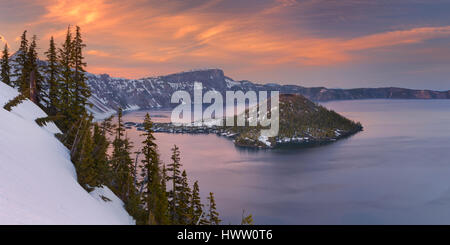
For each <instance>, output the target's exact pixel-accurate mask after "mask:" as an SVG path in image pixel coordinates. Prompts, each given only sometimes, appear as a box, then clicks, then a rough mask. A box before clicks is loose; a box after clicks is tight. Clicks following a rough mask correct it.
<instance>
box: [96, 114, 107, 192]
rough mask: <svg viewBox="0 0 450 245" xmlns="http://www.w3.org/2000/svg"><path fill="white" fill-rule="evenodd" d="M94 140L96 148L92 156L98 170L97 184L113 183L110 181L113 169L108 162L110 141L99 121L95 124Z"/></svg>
mask: <svg viewBox="0 0 450 245" xmlns="http://www.w3.org/2000/svg"><path fill="white" fill-rule="evenodd" d="M93 141H94V150H93V151H92V156H93V158H94V163H95V168H96V170H97V180H96V186H101V185H107V186H109V185H110V184H111V183H110V181H109V180H110V179H111V170H110V168H109V162H108V161H109V159H108V147H109V141H108V138H107V137H106V134H105V133H104V132H103V131H102V130H101V129H100V127H99V125H98V124H97V123H96V124H94V132H93Z"/></svg>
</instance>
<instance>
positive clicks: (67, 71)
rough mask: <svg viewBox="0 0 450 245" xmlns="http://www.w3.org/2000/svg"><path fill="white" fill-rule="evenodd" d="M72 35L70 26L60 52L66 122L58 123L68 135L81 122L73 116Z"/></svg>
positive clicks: (62, 110) (62, 111)
mask: <svg viewBox="0 0 450 245" xmlns="http://www.w3.org/2000/svg"><path fill="white" fill-rule="evenodd" d="M72 46H73V45H72V33H71V29H70V26H69V27H68V28H67V33H66V39H65V41H64V43H63V45H62V47H61V48H59V50H58V59H59V64H60V66H61V82H62V86H60V95H61V98H59V99H60V103H62V105H63V106H62V107H61V114H62V115H63V116H64V120H61V121H60V122H58V126H59V127H60V129H61V130H62V131H63V132H65V133H67V132H68V131H69V129H70V128H71V126H72V123H73V122H77V121H79V120H77V119H76V116H75V115H73V113H74V112H73V111H72V110H71V107H72V105H73V104H72V87H73V76H72V73H73V72H72V67H73V63H74V62H73V47H72ZM68 138H69V139H68V140H67V141H68V142H71V141H72V139H71V138H72V137H68Z"/></svg>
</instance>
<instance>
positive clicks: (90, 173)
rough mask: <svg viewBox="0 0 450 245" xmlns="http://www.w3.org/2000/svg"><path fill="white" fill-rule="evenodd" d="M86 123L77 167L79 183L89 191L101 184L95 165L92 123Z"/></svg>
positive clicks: (76, 160)
mask: <svg viewBox="0 0 450 245" xmlns="http://www.w3.org/2000/svg"><path fill="white" fill-rule="evenodd" d="M90 119H91V118H89V119H87V120H89V122H88V123H87V124H86V127H85V128H84V129H83V137H82V141H81V142H80V144H81V146H80V153H79V154H78V159H75V160H74V161H75V165H76V167H77V177H78V183H80V185H81V186H83V187H84V188H85V189H86V190H87V191H91V190H92V188H93V187H96V186H99V184H98V178H99V176H98V173H99V172H98V169H97V168H96V166H95V159H94V154H93V153H94V142H93V139H92V135H91V123H90Z"/></svg>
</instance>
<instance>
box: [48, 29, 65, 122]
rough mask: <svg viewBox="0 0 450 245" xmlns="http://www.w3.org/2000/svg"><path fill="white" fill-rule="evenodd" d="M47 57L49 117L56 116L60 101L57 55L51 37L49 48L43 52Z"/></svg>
mask: <svg viewBox="0 0 450 245" xmlns="http://www.w3.org/2000/svg"><path fill="white" fill-rule="evenodd" d="M45 55H46V57H47V64H48V65H47V67H46V70H45V73H46V77H47V84H48V91H49V94H48V97H49V98H48V100H49V101H48V106H47V110H48V112H49V114H50V115H56V114H57V113H58V112H59V111H60V106H62V104H61V103H59V99H60V94H59V93H60V91H59V85H60V84H59V79H60V78H59V74H60V69H59V64H58V55H57V52H56V46H55V41H54V39H53V37H51V38H50V46H49V48H48V50H47V51H46V52H45Z"/></svg>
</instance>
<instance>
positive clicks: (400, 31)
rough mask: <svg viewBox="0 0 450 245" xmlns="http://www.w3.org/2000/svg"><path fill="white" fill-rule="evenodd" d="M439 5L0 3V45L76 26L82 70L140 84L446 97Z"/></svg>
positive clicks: (367, 0) (197, 0) (147, 0)
mask: <svg viewBox="0 0 450 245" xmlns="http://www.w3.org/2000/svg"><path fill="white" fill-rule="evenodd" d="M449 13H450V1H449V0H445V1H444V0H387V1H385V0H379V1H373V0H245V1H244V0H208V1H206V0H127V1H124V0H121V1H116V0H90V1H85V0H41V1H37V0H14V1H11V0H0V43H2V44H4V43H7V44H8V45H9V47H10V48H11V50H12V51H13V52H14V51H16V50H17V48H18V45H19V37H20V35H21V33H22V32H23V30H27V31H28V33H29V34H30V35H33V34H36V35H37V36H38V39H39V41H38V46H39V47H40V50H39V52H40V54H41V57H43V53H44V51H45V50H46V49H47V48H48V42H49V39H50V37H51V36H54V38H55V40H56V41H57V43H61V42H62V41H63V38H64V35H65V32H66V30H67V27H68V25H72V26H73V25H79V26H80V27H81V31H82V34H83V38H84V41H85V43H86V44H87V47H86V49H85V50H84V52H85V57H86V61H87V63H88V67H87V70H88V71H89V72H92V73H97V74H100V73H107V74H110V75H111V76H115V77H124V78H142V77H148V76H157V75H165V74H169V73H175V72H180V71H187V70H192V69H203V68H220V69H222V70H224V72H225V74H226V75H227V76H229V77H231V78H233V79H235V80H244V79H246V80H251V81H254V82H260V83H269V82H275V83H281V84H297V85H302V86H326V87H329V88H354V87H382V86H397V87H407V88H418V89H436V90H450V15H449Z"/></svg>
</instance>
